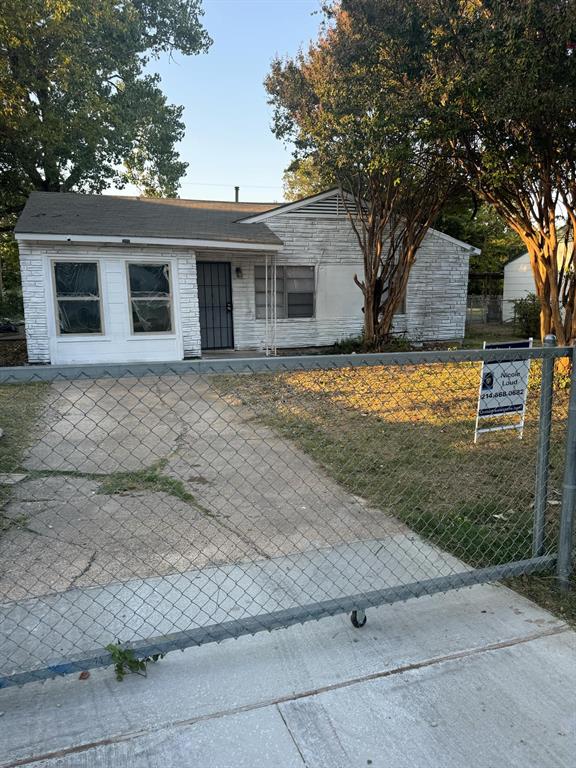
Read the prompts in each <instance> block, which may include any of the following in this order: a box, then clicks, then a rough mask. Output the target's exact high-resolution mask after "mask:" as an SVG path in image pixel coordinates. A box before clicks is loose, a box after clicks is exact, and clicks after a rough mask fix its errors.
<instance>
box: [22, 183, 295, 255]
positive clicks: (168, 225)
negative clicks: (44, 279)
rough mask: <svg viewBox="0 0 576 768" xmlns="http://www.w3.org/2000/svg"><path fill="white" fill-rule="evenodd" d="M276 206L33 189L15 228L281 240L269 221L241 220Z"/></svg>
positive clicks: (50, 232) (267, 242)
mask: <svg viewBox="0 0 576 768" xmlns="http://www.w3.org/2000/svg"><path fill="white" fill-rule="evenodd" d="M274 207H276V204H275V203H228V202H219V201H212V200H181V199H177V198H163V199H156V198H144V197H122V196H113V195H82V194H78V193H75V192H32V194H31V195H30V197H29V198H28V201H27V203H26V206H25V207H24V210H23V211H22V213H21V215H20V218H19V219H18V223H17V224H16V230H15V231H16V233H17V234H37V235H70V236H73V235H95V236H103V235H104V236H105V235H112V236H114V237H126V238H130V237H154V238H178V239H186V240H220V241H226V242H236V243H248V244H249V243H257V244H265V245H281V244H282V241H281V240H280V239H279V238H278V237H276V235H275V234H274V233H273V232H272V231H271V230H270V229H268V227H267V226H266V225H265V224H239V223H237V221H238V219H239V218H243V217H245V216H248V215H250V214H256V213H263V212H264V211H268V210H270V209H271V208H274Z"/></svg>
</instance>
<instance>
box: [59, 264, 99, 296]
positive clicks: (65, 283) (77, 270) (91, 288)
mask: <svg viewBox="0 0 576 768" xmlns="http://www.w3.org/2000/svg"><path fill="white" fill-rule="evenodd" d="M54 277H55V281H56V295H57V296H98V295H99V291H98V266H97V265H96V264H94V263H87V264H82V263H78V262H71V261H59V262H56V263H55V264H54Z"/></svg>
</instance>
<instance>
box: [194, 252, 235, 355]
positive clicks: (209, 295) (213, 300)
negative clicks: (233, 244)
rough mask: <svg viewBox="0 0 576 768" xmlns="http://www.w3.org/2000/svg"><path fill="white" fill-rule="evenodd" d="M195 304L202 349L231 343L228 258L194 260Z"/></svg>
mask: <svg viewBox="0 0 576 768" xmlns="http://www.w3.org/2000/svg"><path fill="white" fill-rule="evenodd" d="M196 268H197V270H198V304H199V307H200V337H201V342H202V349H231V348H233V347H234V330H233V325H232V280H231V277H230V262H228V261H198V262H197V263H196Z"/></svg>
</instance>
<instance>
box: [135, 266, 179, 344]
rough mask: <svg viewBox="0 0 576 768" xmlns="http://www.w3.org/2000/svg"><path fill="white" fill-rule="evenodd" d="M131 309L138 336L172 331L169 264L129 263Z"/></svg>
mask: <svg viewBox="0 0 576 768" xmlns="http://www.w3.org/2000/svg"><path fill="white" fill-rule="evenodd" d="M128 280H129V288H130V310H131V312H132V329H133V331H134V333H169V332H170V331H172V295H171V290H170V265H169V264H129V265H128Z"/></svg>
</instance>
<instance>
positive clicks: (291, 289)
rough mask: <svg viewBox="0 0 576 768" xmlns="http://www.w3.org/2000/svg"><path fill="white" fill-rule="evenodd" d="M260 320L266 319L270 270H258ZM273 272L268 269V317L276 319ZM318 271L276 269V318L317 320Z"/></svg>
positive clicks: (283, 267) (260, 267)
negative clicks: (273, 300) (274, 316)
mask: <svg viewBox="0 0 576 768" xmlns="http://www.w3.org/2000/svg"><path fill="white" fill-rule="evenodd" d="M254 276H255V289H256V318H258V319H263V318H265V317H266V268H265V266H264V265H258V266H256V267H255V275H254ZM273 289H274V288H273V280H272V268H269V269H268V313H269V316H271V315H272V309H273V308H272V296H273ZM314 291H315V285H314V267H291V266H281V267H276V317H278V318H286V317H288V318H290V317H313V316H314Z"/></svg>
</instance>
